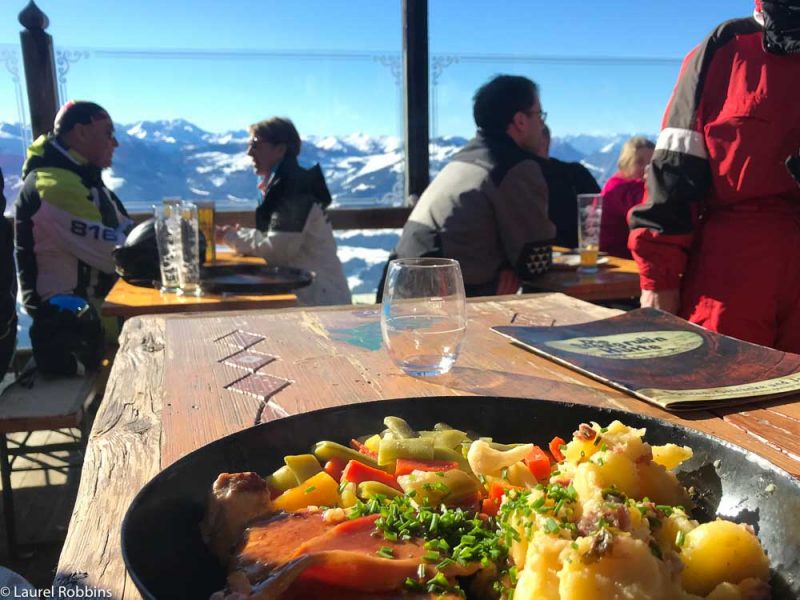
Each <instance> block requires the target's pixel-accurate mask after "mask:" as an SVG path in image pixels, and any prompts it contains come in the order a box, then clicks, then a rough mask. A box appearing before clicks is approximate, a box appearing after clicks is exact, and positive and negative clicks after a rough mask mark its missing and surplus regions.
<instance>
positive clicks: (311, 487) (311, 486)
mask: <svg viewBox="0 0 800 600" xmlns="http://www.w3.org/2000/svg"><path fill="white" fill-rule="evenodd" d="M315 489H317V486H315V485H310V486H308V487H307V488H306V489H305V492H304V493H306V494H310V493H311V492H313V491H314V490H315Z"/></svg>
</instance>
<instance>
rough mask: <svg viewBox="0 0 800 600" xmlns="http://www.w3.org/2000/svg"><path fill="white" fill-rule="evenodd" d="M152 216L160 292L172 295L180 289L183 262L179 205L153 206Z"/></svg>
mask: <svg viewBox="0 0 800 600" xmlns="http://www.w3.org/2000/svg"><path fill="white" fill-rule="evenodd" d="M153 216H154V217H155V229H156V244H157V246H158V262H159V266H160V268H161V291H162V292H168V293H174V292H177V291H178V290H179V289H180V285H181V282H180V269H181V262H182V261H183V246H182V244H181V237H182V236H181V215H180V209H179V205H175V204H163V205H162V206H153Z"/></svg>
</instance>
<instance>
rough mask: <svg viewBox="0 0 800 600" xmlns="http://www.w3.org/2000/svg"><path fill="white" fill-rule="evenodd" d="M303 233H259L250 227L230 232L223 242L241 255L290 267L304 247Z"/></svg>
mask: <svg viewBox="0 0 800 600" xmlns="http://www.w3.org/2000/svg"><path fill="white" fill-rule="evenodd" d="M304 237H305V228H304V229H303V231H272V230H271V231H266V232H264V231H259V230H258V229H251V228H249V227H242V228H240V229H238V230H233V229H231V230H229V231H228V232H227V233H226V234H225V236H224V238H223V242H225V244H226V245H227V246H230V247H231V248H232V249H233V250H235V251H236V252H238V253H239V254H247V255H250V256H260V257H261V258H264V259H265V260H266V261H267V262H269V263H275V264H280V265H286V266H289V265H291V264H292V262H293V260H294V257H295V256H297V254H298V252H299V251H300V248H301V247H302V246H303V239H304Z"/></svg>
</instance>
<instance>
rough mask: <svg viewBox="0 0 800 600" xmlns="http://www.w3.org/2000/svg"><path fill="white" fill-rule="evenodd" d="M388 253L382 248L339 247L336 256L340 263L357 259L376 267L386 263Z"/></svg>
mask: <svg viewBox="0 0 800 600" xmlns="http://www.w3.org/2000/svg"><path fill="white" fill-rule="evenodd" d="M389 252H390V250H384V249H382V248H356V247H354V246H339V248H338V250H337V252H336V254H337V255H338V256H339V260H340V261H342V263H346V262H348V261H350V260H353V259H354V258H358V259H361V260H363V261H364V262H365V263H367V265H377V264H383V263H385V262H386V259H387V258H389ZM350 287H352V286H350Z"/></svg>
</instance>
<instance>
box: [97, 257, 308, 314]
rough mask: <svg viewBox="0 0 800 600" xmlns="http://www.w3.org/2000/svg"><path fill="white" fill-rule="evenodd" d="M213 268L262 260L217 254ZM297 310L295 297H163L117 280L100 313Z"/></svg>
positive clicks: (219, 295) (255, 295)
mask: <svg viewBox="0 0 800 600" xmlns="http://www.w3.org/2000/svg"><path fill="white" fill-rule="evenodd" d="M214 264H217V265H230V264H257V265H263V264H264V259H263V258H257V257H254V256H237V255H235V254H233V253H232V252H218V253H217V260H216V262H215V263H214ZM291 306H297V296H295V295H294V294H272V295H267V294H252V295H246V294H203V295H202V296H180V295H178V294H163V293H161V291H159V290H157V289H155V288H147V287H141V286H135V285H131V284H129V283H127V282H126V281H123V280H122V279H119V280H117V282H116V283H115V284H114V287H113V288H111V291H110V292H109V294H108V296H106V299H105V301H104V302H103V306H102V307H101V309H100V312H101V313H102V314H103V316H106V317H122V318H126V319H127V318H129V317H136V316H139V315H152V314H165V313H176V312H209V311H218V310H243V309H253V308H286V307H291Z"/></svg>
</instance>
